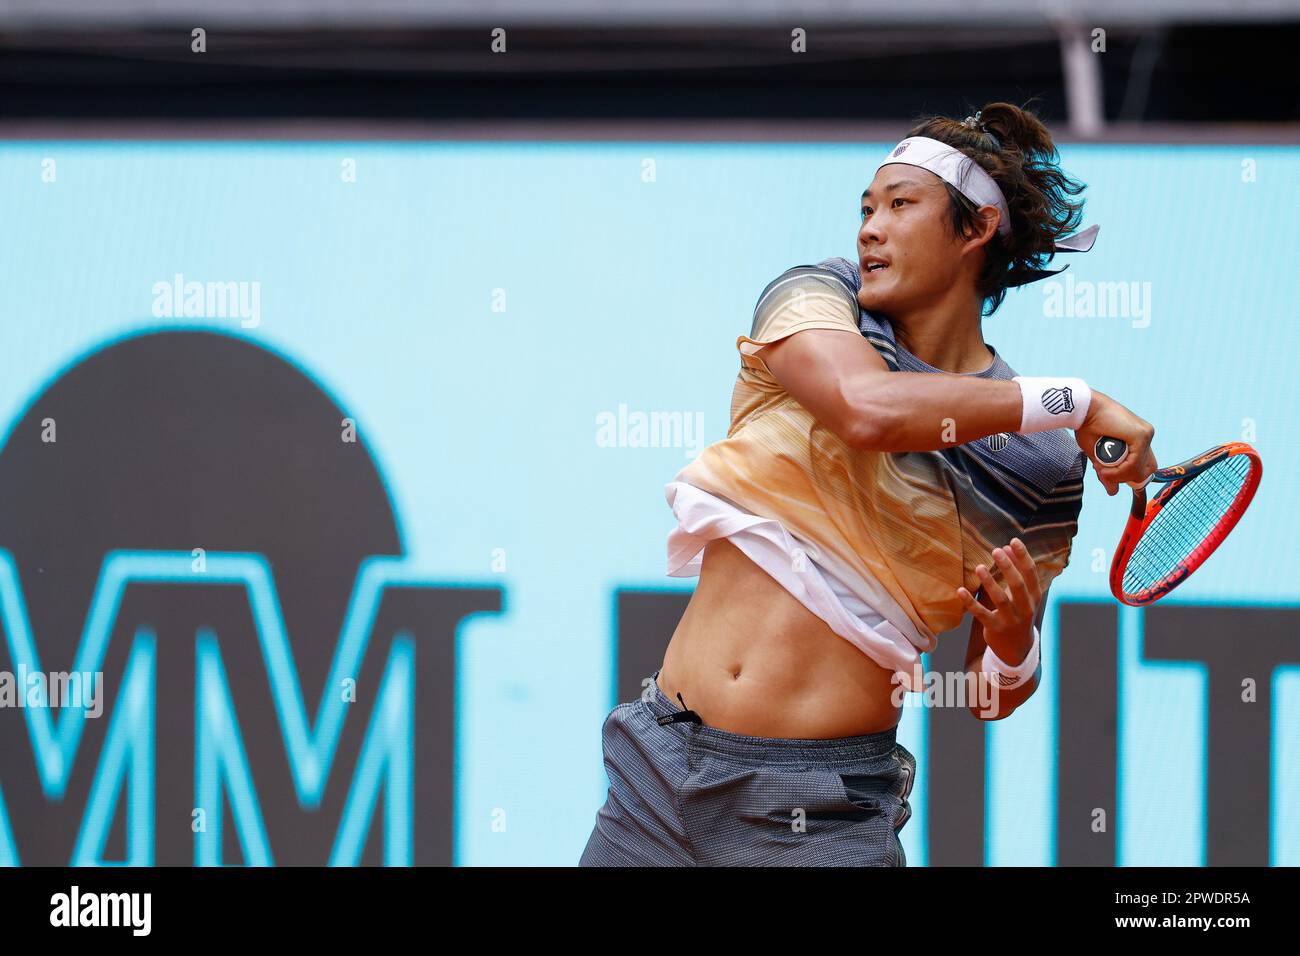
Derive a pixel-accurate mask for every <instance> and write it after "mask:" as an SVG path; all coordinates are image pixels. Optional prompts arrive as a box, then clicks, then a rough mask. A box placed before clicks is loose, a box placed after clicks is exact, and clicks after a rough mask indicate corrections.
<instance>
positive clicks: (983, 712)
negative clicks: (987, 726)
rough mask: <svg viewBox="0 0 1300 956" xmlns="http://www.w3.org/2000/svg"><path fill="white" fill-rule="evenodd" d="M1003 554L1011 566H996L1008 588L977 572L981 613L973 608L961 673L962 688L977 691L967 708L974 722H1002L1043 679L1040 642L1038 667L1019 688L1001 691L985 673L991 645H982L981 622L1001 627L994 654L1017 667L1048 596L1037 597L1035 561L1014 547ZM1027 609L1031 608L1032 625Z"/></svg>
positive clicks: (1039, 624)
mask: <svg viewBox="0 0 1300 956" xmlns="http://www.w3.org/2000/svg"><path fill="white" fill-rule="evenodd" d="M1002 550H1003V551H1004V552H1006V557H1007V560H1008V561H1009V562H1010V564H1006V563H1004V562H1001V561H1000V562H999V566H1000V568H1001V570H1002V571H1003V579H1004V580H1005V581H1006V582H1007V585H1008V586H1007V587H1005V588H1004V587H1002V586H1001V585H999V584H997V583H996V582H994V581H993V580H992V578H991V576H989V575H988V574H987V572H985V571H983V569H982V568H981V569H979V570H980V572H981V574H980V576H981V579H982V580H983V581H984V584H983V586H982V587H981V588H980V590H979V592H978V594H977V595H976V597H977V598H978V601H979V604H980V608H979V610H975V609H974V608H971V615H972V616H971V629H970V639H969V641H968V642H967V645H966V666H965V673H966V674H967V675H969V677H968V680H967V684H966V686H967V687H971V688H973V689H974V690H975V691H976V698H975V700H974V701H972V702H971V703H970V706H969V710H970V712H971V714H972V716H974V717H976V718H977V719H979V720H1002V719H1003V718H1005V717H1008V716H1010V715H1011V713H1012V712H1013V711H1014V710H1015V709H1016V708H1017V707H1019V706H1020V705H1021V704H1023V703H1024V702H1025V701H1026V700H1028V699H1029V698H1030V697H1032V696H1033V695H1034V692H1035V691H1036V690H1037V689H1038V685H1039V684H1040V683H1041V681H1042V674H1043V665H1042V645H1041V637H1040V639H1039V640H1040V645H1039V663H1038V666H1037V668H1035V670H1034V673H1033V674H1032V675H1031V676H1030V677H1029V679H1028V680H1026V681H1025V682H1024V683H1022V684H1020V685H1019V686H1016V687H1011V688H1007V687H1003V686H999V685H998V684H996V683H995V682H994V681H993V680H991V679H990V677H989V675H988V674H987V673H986V672H985V671H984V670H983V666H982V665H983V659H984V649H985V648H986V647H987V646H988V644H989V642H988V640H986V635H985V624H984V620H982V619H981V618H984V619H987V620H989V621H990V623H994V622H998V623H1000V625H1001V626H999V627H998V628H997V629H996V631H995V640H994V647H993V653H995V654H997V655H998V657H999V658H1001V659H1002V660H1003V661H1005V662H1006V663H1008V664H1011V665H1013V666H1015V665H1017V664H1019V663H1020V662H1022V661H1023V660H1024V659H1025V657H1026V656H1027V655H1028V653H1029V650H1030V648H1031V647H1032V645H1033V630H1032V629H1031V628H1037V629H1038V630H1039V632H1040V635H1041V632H1042V626H1043V616H1044V613H1045V612H1046V609H1047V594H1048V590H1050V588H1048V589H1044V590H1043V591H1042V592H1041V595H1040V594H1039V592H1038V587H1037V585H1038V577H1037V574H1036V572H1035V570H1034V564H1033V558H1032V557H1031V556H1030V555H1029V553H1028V551H1027V550H1023V549H1021V548H1020V547H1017V546H1016V545H1014V544H1013V545H1012V546H1011V547H1008V548H1006V549H1002ZM991 588H997V589H998V591H999V592H1000V594H1001V600H1000V601H999V600H995V599H994V597H993V596H992V594H991V593H990V589H991ZM960 592H961V593H962V595H963V598H964V599H965V600H966V602H967V605H968V607H969V606H970V605H971V604H973V603H974V601H973V600H972V599H971V598H970V596H969V592H968V591H966V590H965V588H961V589H960ZM1030 607H1033V608H1034V610H1033V612H1032V623H1031V612H1030V610H1029V609H1030ZM1017 612H1019V613H1017Z"/></svg>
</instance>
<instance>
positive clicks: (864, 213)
mask: <svg viewBox="0 0 1300 956" xmlns="http://www.w3.org/2000/svg"><path fill="white" fill-rule="evenodd" d="M870 215H871V207H870V206H863V207H862V218H863V219H866V218H867V217H868V216H870Z"/></svg>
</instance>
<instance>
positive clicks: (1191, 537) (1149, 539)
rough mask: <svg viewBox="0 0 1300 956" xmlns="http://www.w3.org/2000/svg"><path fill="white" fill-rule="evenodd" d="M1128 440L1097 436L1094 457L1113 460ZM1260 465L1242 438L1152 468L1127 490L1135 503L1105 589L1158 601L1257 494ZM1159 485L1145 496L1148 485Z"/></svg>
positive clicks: (1134, 600)
mask: <svg viewBox="0 0 1300 956" xmlns="http://www.w3.org/2000/svg"><path fill="white" fill-rule="evenodd" d="M1127 450H1128V448H1127V445H1126V444H1125V443H1124V442H1123V441H1121V440H1120V439H1118V438H1108V437H1102V438H1099V439H1097V444H1096V446H1095V447H1094V449H1093V451H1094V452H1095V453H1096V455H1097V460H1098V461H1100V462H1103V463H1105V464H1108V465H1113V464H1115V463H1116V462H1118V461H1119V460H1120V459H1121V458H1123V457H1124V453H1125V452H1126V451H1127ZM1262 471H1263V465H1262V464H1261V463H1260V460H1259V453H1258V452H1256V451H1255V449H1253V448H1251V447H1250V446H1249V445H1247V444H1245V443H1244V442H1229V443H1228V444H1225V445H1215V446H1214V447H1213V448H1211V449H1210V450H1209V451H1207V452H1204V453H1203V454H1200V455H1197V456H1196V457H1195V458H1189V459H1188V460H1187V461H1184V462H1182V463H1180V464H1177V465H1171V466H1169V467H1168V468H1159V469H1157V470H1156V471H1154V472H1152V473H1151V474H1150V475H1149V476H1147V478H1146V479H1145V480H1144V481H1142V482H1141V483H1140V484H1137V483H1134V482H1129V485H1130V486H1131V487H1132V488H1133V507H1132V509H1131V510H1130V511H1129V517H1128V525H1127V526H1126V527H1125V528H1124V536H1123V537H1122V538H1120V539H1119V547H1118V548H1116V550H1115V557H1114V560H1112V561H1111V564H1110V591H1111V593H1112V594H1114V595H1115V597H1116V598H1117V599H1118V600H1120V601H1122V602H1123V603H1125V604H1129V605H1132V606H1134V607H1142V606H1144V605H1147V604H1151V603H1153V602H1155V601H1158V600H1160V599H1161V598H1162V597H1164V596H1165V595H1166V594H1168V593H1169V592H1170V591H1172V590H1173V589H1174V588H1176V587H1177V586H1178V585H1180V584H1182V583H1183V581H1185V580H1186V579H1187V577H1188V575H1190V574H1191V573H1192V572H1193V571H1195V570H1196V569H1197V568H1199V567H1200V566H1201V565H1202V564H1204V563H1205V559H1206V558H1208V557H1209V556H1210V555H1211V554H1213V553H1214V549H1215V548H1217V547H1218V546H1219V545H1220V544H1222V543H1223V539H1224V538H1226V537H1227V536H1228V532H1229V531H1231V530H1232V529H1233V527H1235V526H1236V524H1237V522H1238V521H1240V520H1241V516H1242V515H1243V514H1245V513H1246V507H1247V506H1248V505H1249V504H1250V501H1251V499H1252V498H1254V497H1255V489H1256V488H1258V487H1259V477H1260V474H1261V473H1262ZM1152 481H1157V482H1161V483H1162V484H1163V485H1164V487H1162V488H1161V489H1160V490H1159V491H1157V492H1156V493H1155V495H1154V496H1153V497H1152V498H1151V500H1150V501H1149V502H1148V501H1147V491H1146V486H1147V484H1148V483H1149V482H1152Z"/></svg>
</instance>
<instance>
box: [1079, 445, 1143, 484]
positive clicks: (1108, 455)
mask: <svg viewBox="0 0 1300 956" xmlns="http://www.w3.org/2000/svg"><path fill="white" fill-rule="evenodd" d="M1092 451H1093V454H1095V455H1096V456H1097V460H1098V461H1099V462H1101V463H1102V464H1104V465H1113V464H1115V462H1117V461H1119V460H1120V459H1121V458H1123V457H1124V455H1125V453H1127V452H1128V443H1127V442H1126V441H1124V439H1122V438H1112V437H1110V436H1109V435H1102V436H1101V437H1100V438H1098V439H1097V444H1096V445H1094V446H1093V448H1092ZM1150 480H1151V476H1150V475H1147V476H1146V478H1144V479H1142V480H1141V481H1126V482H1125V484H1126V485H1128V486H1129V487H1130V488H1132V489H1133V490H1134V491H1138V490H1139V489H1142V488H1145V487H1146V486H1147V482H1149V481H1150Z"/></svg>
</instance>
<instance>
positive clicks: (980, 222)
mask: <svg viewBox="0 0 1300 956" xmlns="http://www.w3.org/2000/svg"><path fill="white" fill-rule="evenodd" d="M979 214H980V215H979V218H978V219H977V220H975V225H974V228H973V230H972V231H971V233H970V234H969V235H968V236H967V239H966V245H965V248H964V249H963V250H962V251H963V252H965V251H973V250H975V249H978V248H980V247H981V246H983V245H985V244H987V243H989V242H991V241H992V239H993V237H994V236H995V235H997V232H998V222H999V221H1000V220H1001V217H1002V212H1001V210H999V209H998V207H997V206H992V205H989V206H980V208H979Z"/></svg>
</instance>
